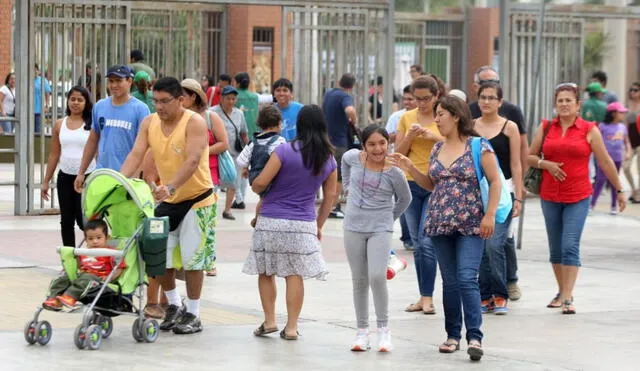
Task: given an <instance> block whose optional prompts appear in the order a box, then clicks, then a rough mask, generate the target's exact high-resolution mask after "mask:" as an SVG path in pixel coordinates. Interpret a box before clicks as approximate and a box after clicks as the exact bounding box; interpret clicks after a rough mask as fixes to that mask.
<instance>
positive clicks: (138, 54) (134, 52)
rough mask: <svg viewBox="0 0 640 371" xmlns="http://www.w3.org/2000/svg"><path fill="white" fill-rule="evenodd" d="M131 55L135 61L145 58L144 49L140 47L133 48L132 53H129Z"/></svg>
mask: <svg viewBox="0 0 640 371" xmlns="http://www.w3.org/2000/svg"><path fill="white" fill-rule="evenodd" d="M129 57H130V58H131V59H133V60H134V61H135V62H138V61H143V60H144V54H142V51H140V50H138V49H134V50H132V51H131V54H129Z"/></svg>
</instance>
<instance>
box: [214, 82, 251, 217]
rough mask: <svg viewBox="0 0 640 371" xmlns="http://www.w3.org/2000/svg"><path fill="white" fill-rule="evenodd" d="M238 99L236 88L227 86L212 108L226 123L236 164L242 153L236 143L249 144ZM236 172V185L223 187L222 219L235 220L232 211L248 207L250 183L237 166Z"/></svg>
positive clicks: (225, 126)
mask: <svg viewBox="0 0 640 371" xmlns="http://www.w3.org/2000/svg"><path fill="white" fill-rule="evenodd" d="M237 99H238V91H237V90H236V88H234V87H233V86H225V87H224V88H223V89H222V98H221V99H220V104H219V105H217V106H215V107H213V108H211V111H213V112H215V113H216V114H217V115H218V116H220V118H221V119H222V122H223V123H224V128H225V129H226V130H227V138H229V154H230V155H231V157H233V161H234V162H235V160H236V158H237V157H238V155H239V154H240V152H242V148H236V142H237V141H239V142H240V143H241V144H242V147H244V146H245V145H246V144H247V143H248V142H249V135H248V130H247V122H246V121H245V119H244V113H242V111H241V110H239V109H237V108H236V107H235V105H236V101H237ZM236 139H237V140H236ZM236 170H237V172H238V176H237V177H236V181H235V182H234V184H223V186H224V187H226V188H227V199H226V200H225V208H224V211H223V212H222V217H223V218H224V219H229V220H235V217H234V216H233V215H232V214H231V209H244V208H245V207H246V206H245V204H244V195H245V194H246V192H247V187H248V186H249V181H248V180H247V178H245V177H243V176H242V175H241V170H242V169H240V168H239V167H238V165H236ZM234 198H235V200H234Z"/></svg>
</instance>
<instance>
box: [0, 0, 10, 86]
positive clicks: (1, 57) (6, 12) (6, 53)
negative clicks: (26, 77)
mask: <svg viewBox="0 0 640 371" xmlns="http://www.w3.org/2000/svg"><path fill="white" fill-rule="evenodd" d="M12 5H13V0H0V80H1V81H0V85H2V84H4V78H5V76H7V74H8V73H9V72H10V71H12V70H13V56H12V52H13V44H12V38H11V18H12V16H11V10H12Z"/></svg>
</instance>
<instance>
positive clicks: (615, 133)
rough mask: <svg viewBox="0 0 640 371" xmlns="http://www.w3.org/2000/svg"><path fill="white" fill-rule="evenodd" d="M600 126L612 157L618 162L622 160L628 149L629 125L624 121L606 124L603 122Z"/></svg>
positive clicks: (605, 144)
mask: <svg viewBox="0 0 640 371" xmlns="http://www.w3.org/2000/svg"><path fill="white" fill-rule="evenodd" d="M598 128H599V129H600V132H601V133H602V139H603V140H604V146H605V147H606V148H607V152H608V153H609V156H611V159H612V160H613V161H616V162H622V161H623V160H624V153H625V150H626V142H625V139H626V138H627V136H628V132H627V125H625V124H623V123H611V124H606V123H604V122H601V123H600V125H598Z"/></svg>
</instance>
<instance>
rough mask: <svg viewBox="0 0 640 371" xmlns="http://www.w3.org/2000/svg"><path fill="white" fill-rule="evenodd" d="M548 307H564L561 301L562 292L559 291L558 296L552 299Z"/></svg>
mask: <svg viewBox="0 0 640 371" xmlns="http://www.w3.org/2000/svg"><path fill="white" fill-rule="evenodd" d="M547 308H562V302H561V301H560V293H557V294H556V296H554V297H553V299H551V302H549V304H547Z"/></svg>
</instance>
